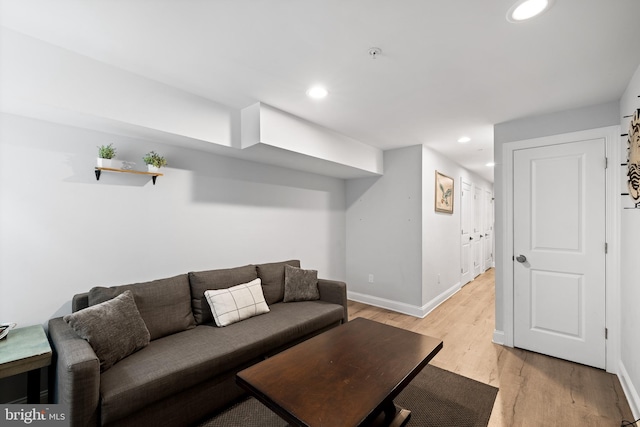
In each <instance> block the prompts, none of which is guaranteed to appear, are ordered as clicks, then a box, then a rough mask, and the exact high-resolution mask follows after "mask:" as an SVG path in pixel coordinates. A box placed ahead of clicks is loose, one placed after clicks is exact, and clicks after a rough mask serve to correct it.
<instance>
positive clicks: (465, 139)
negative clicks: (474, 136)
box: [458, 136, 471, 144]
mask: <svg viewBox="0 0 640 427" xmlns="http://www.w3.org/2000/svg"><path fill="white" fill-rule="evenodd" d="M469 141H471V138H469V137H468V136H463V137H462V138H460V139H459V140H458V142H459V143H461V144H466V143H467V142H469Z"/></svg>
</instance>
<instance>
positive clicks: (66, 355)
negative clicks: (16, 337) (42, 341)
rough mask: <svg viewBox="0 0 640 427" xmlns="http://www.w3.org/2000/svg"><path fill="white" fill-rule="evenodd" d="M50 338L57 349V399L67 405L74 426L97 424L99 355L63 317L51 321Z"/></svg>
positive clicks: (55, 363)
mask: <svg viewBox="0 0 640 427" xmlns="http://www.w3.org/2000/svg"><path fill="white" fill-rule="evenodd" d="M49 338H50V340H51V344H52V347H53V352H54V366H53V368H54V369H55V370H56V372H55V385H54V393H53V395H54V402H55V403H62V404H65V405H67V406H68V408H69V419H70V422H71V426H72V427H75V426H83V427H84V426H96V425H98V419H99V416H98V414H99V399H100V361H99V360H98V356H96V354H95V352H94V351H93V348H91V345H90V344H89V343H88V342H87V341H85V340H83V339H82V338H80V337H79V336H78V335H77V334H76V333H75V331H74V330H73V329H71V327H70V326H69V325H68V324H67V323H66V322H65V321H64V320H62V318H61V317H58V318H55V319H51V320H49ZM50 392H51V390H50Z"/></svg>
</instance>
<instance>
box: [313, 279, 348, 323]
mask: <svg viewBox="0 0 640 427" xmlns="http://www.w3.org/2000/svg"><path fill="white" fill-rule="evenodd" d="M318 289H319V290H320V300H322V301H326V302H332V303H334V304H340V305H341V306H342V307H343V308H344V317H343V318H342V323H347V322H348V321H349V313H348V310H347V284H346V283H344V282H338V281H336V280H326V279H318Z"/></svg>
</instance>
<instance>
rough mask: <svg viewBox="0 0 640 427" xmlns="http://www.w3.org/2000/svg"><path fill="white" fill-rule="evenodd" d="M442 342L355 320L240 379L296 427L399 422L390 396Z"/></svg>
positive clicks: (401, 416) (404, 414)
mask: <svg viewBox="0 0 640 427" xmlns="http://www.w3.org/2000/svg"><path fill="white" fill-rule="evenodd" d="M440 349H442V341H440V340H439V339H436V338H431V337H428V336H425V335H420V334H417V333H414V332H410V331H406V330H404V329H399V328H396V327H393V326H389V325H385V324H382V323H378V322H374V321H371V320H367V319H362V318H358V319H355V320H352V321H351V322H348V323H346V324H344V325H341V326H339V327H337V328H334V329H331V330H330V331H327V332H325V333H323V334H320V335H318V336H316V337H313V338H311V339H309V340H307V341H305V342H303V343H301V344H298V345H296V346H295V347H292V348H290V349H288V350H285V351H283V352H282V353H279V354H277V355H275V356H273V357H271V358H269V359H267V360H265V361H263V362H260V363H258V364H256V365H253V366H251V367H250V368H247V369H245V370H243V371H241V372H239V373H238V375H237V377H236V382H237V383H238V385H240V386H241V387H242V388H244V389H246V390H247V391H248V392H249V393H250V394H252V395H253V396H255V397H256V398H257V399H258V400H260V401H261V402H262V403H264V404H265V405H266V406H267V407H269V408H270V409H271V410H272V411H274V412H275V413H276V414H278V415H279V416H280V417H281V418H283V419H284V420H285V421H287V422H288V423H289V424H291V425H294V426H309V427H320V426H324V427H340V426H368V425H385V426H387V425H389V426H401V425H403V424H404V423H405V422H406V421H407V420H408V417H409V416H410V411H408V410H406V409H403V408H399V407H397V406H396V405H394V403H393V399H394V398H395V397H396V396H397V395H398V394H399V393H400V392H401V391H402V390H403V389H404V387H406V385H407V384H409V382H411V380H412V379H413V378H414V377H415V376H416V375H417V374H418V373H419V372H420V371H421V370H422V368H424V367H425V366H426V365H427V363H429V361H430V360H431V359H432V358H433V357H434V356H435V355H436V354H437V353H438V351H440Z"/></svg>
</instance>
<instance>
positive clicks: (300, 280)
mask: <svg viewBox="0 0 640 427" xmlns="http://www.w3.org/2000/svg"><path fill="white" fill-rule="evenodd" d="M317 299H320V291H319V290H318V272H317V271H316V270H303V269H301V268H296V267H292V266H290V265H285V266H284V300H283V301H284V302H294V301H313V300H317Z"/></svg>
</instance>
